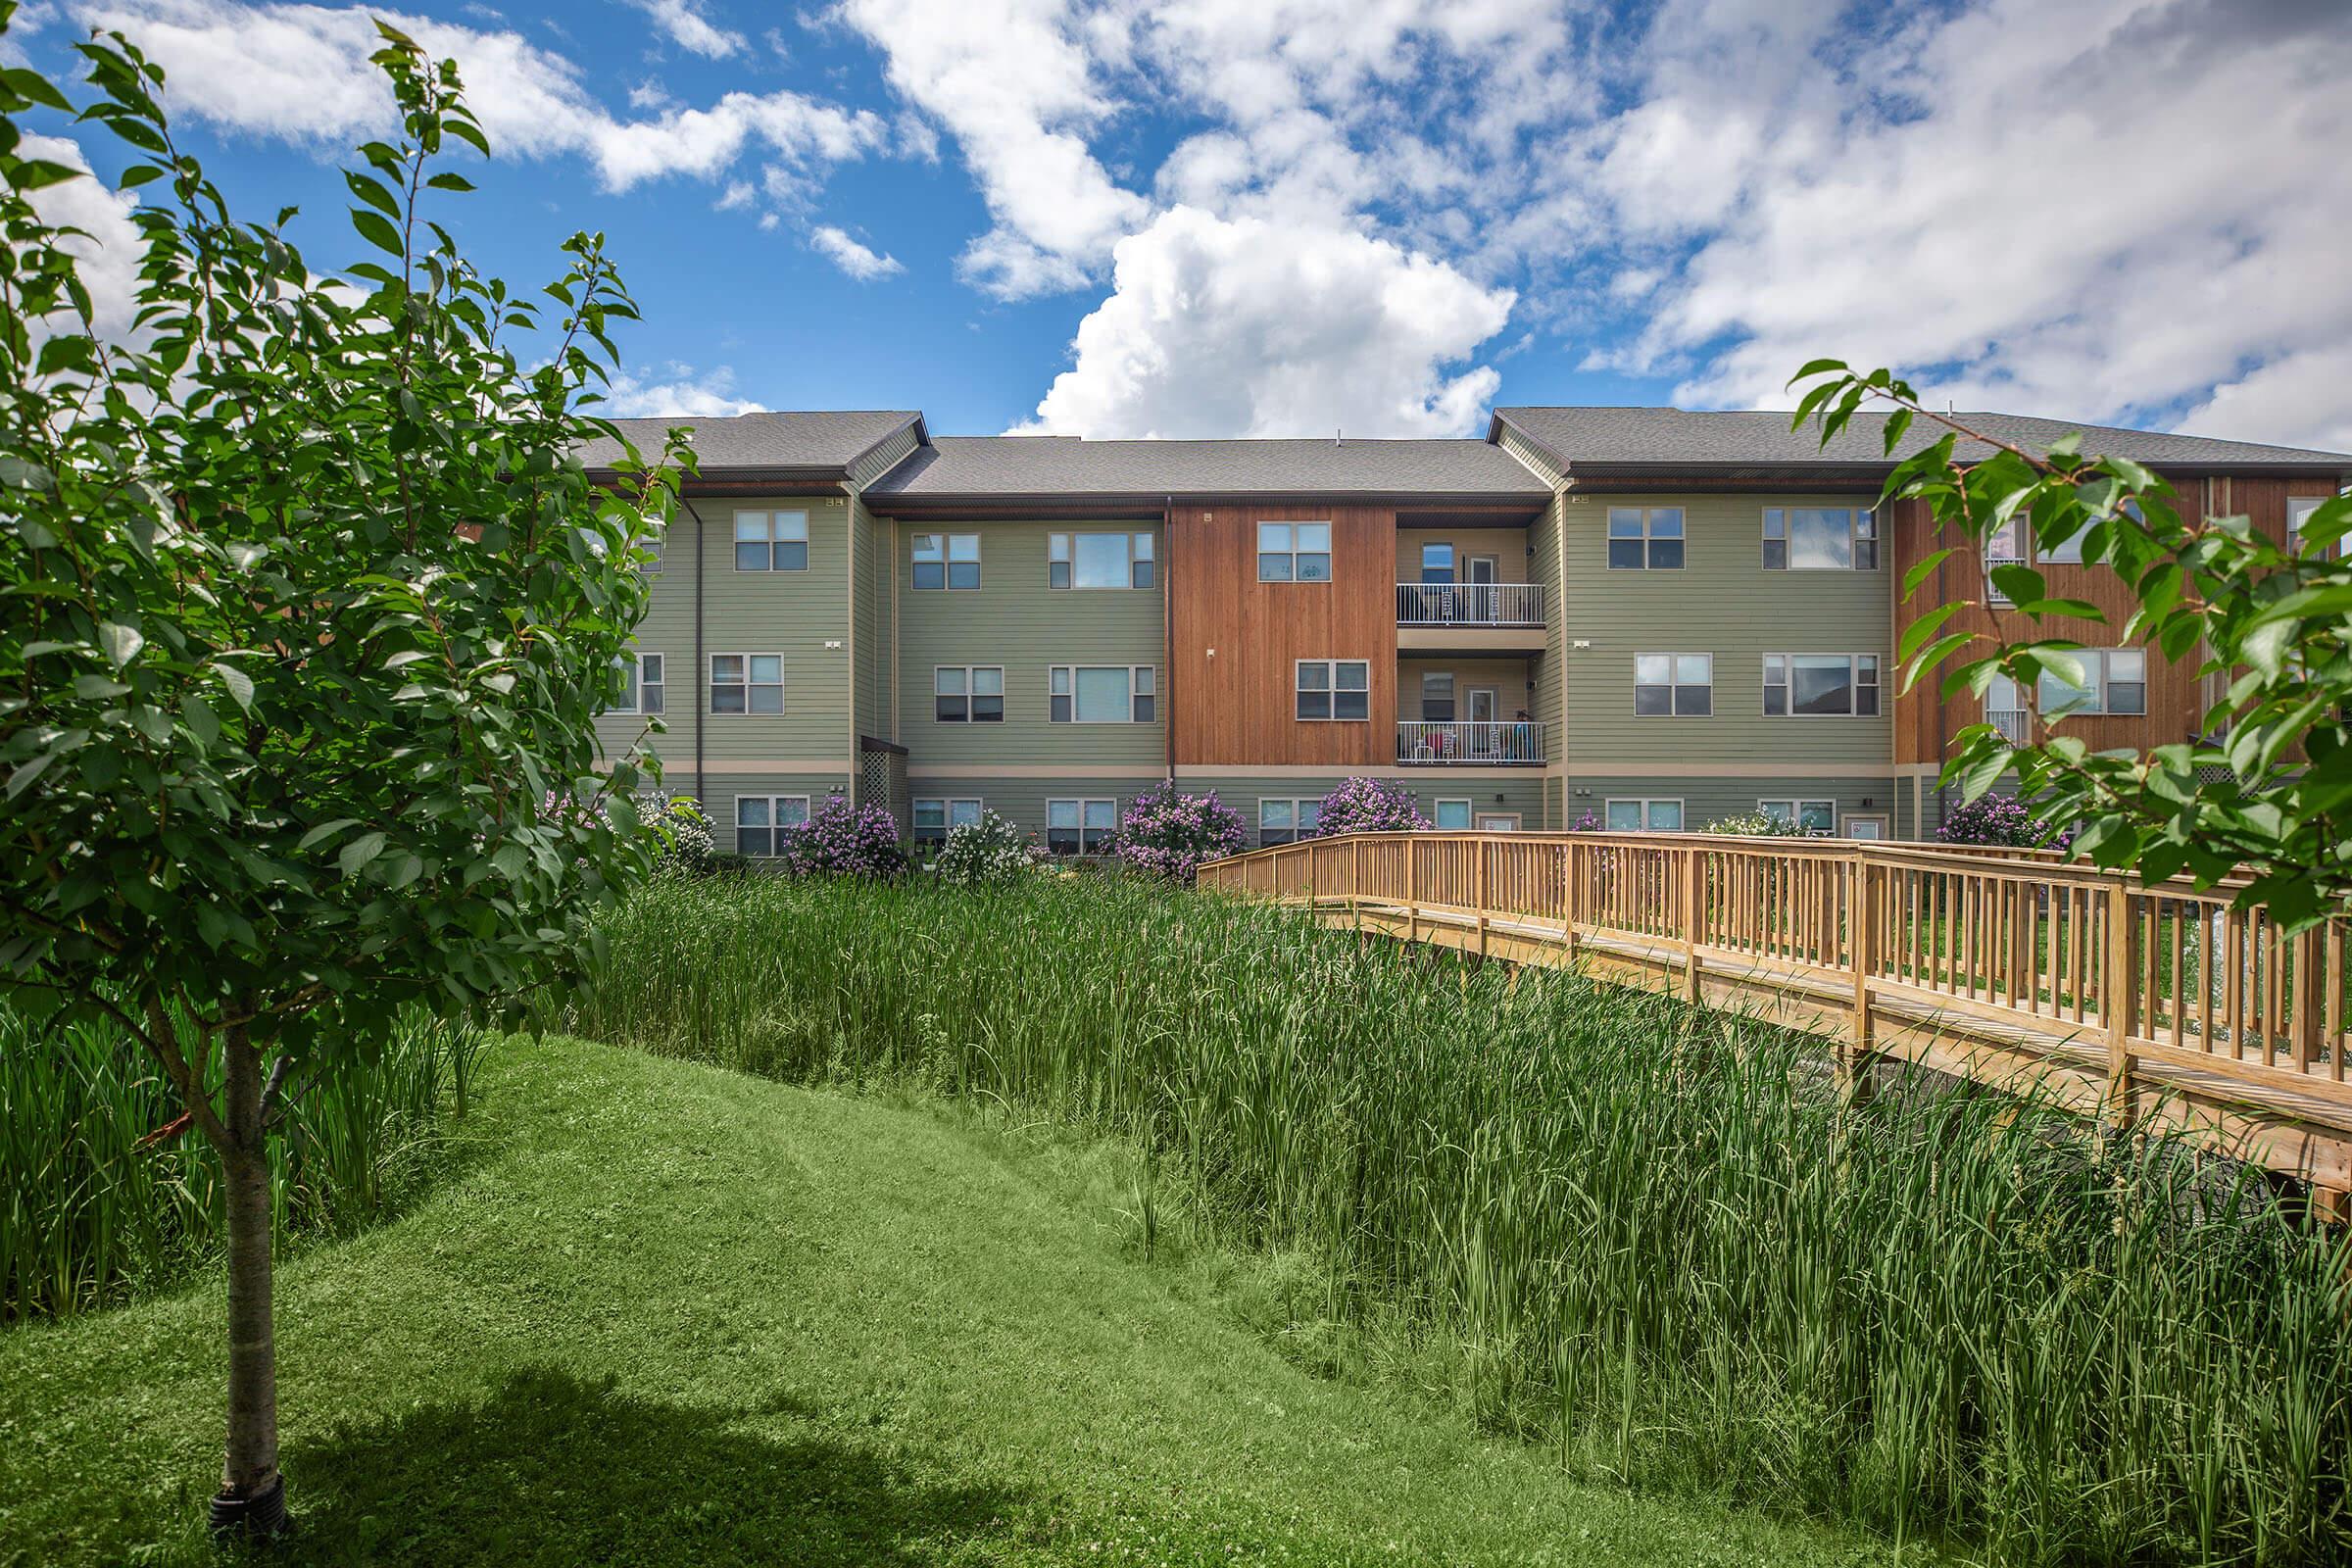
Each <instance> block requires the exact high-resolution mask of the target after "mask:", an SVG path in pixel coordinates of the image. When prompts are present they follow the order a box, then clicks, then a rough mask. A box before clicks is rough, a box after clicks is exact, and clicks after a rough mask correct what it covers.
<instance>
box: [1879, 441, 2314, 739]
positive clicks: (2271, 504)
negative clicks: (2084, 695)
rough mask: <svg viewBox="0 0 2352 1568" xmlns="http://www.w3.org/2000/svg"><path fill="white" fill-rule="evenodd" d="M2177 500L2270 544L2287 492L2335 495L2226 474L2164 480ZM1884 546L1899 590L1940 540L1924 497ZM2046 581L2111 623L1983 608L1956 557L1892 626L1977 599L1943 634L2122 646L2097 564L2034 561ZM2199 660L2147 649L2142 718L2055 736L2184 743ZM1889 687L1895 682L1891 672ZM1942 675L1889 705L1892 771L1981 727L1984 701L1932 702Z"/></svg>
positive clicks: (1900, 506) (2283, 481) (2198, 705)
mask: <svg viewBox="0 0 2352 1568" xmlns="http://www.w3.org/2000/svg"><path fill="white" fill-rule="evenodd" d="M2167 477H2168V478H2170V479H2171V480H2172V482H2173V485H2174V488H2175V489H2176V491H2177V492H2178V495H2179V504H2180V509H2181V511H2182V512H2183V513H2187V514H2192V515H2193V514H2195V513H2199V512H2201V513H2202V514H2203V515H2208V516H2229V515H2239V514H2242V515H2246V516H2248V517H2251V518H2252V519H2253V521H2254V525H2255V526H2256V527H2257V528H2260V529H2261V530H2262V531H2263V532H2264V533H2266V534H2268V535H2270V537H2271V538H2273V539H2276V540H2280V541H2283V540H2284V539H2285V537H2286V503H2287V498H2288V497H2289V496H2327V495H2333V494H2334V493H2335V483H2334V480H2333V479H2332V477H2330V476H2328V475H2324V474H2314V475H2311V476H2308V477H2292V478H2242V477H2230V476H2228V475H2222V476H2216V477H2211V478H2206V477H2200V476H2195V475H2179V474H2172V475H2167ZM1893 511H1894V517H1893V529H1892V535H1893V539H1892V548H1893V552H1894V577H1895V581H1896V583H1897V584H1898V590H1899V584H1900V582H1901V580H1902V576H1903V574H1904V573H1905V572H1907V571H1909V570H1910V569H1911V567H1912V566H1913V564H1916V563H1918V562H1920V561H1923V560H1925V559H1926V558H1927V557H1928V556H1930V555H1931V554H1933V553H1934V552H1935V551H1936V550H1937V549H1939V548H1942V546H1944V545H1945V544H1948V543H1950V542H1951V541H1950V540H1948V539H1942V538H1938V537H1937V536H1936V531H1935V519H1934V517H1933V515H1931V514H1930V512H1929V510H1928V506H1927V503H1925V502H1924V501H1899V502H1896V503H1895V504H1894V509H1893ZM2036 569H2038V570H2039V571H2040V572H2041V573H2042V575H2043V577H2044V578H2045V579H2046V580H2047V582H2048V584H2049V589H2050V592H2051V594H2052V595H2053V596H2056V597H2059V598H2066V599H2080V600H2082V601H2083V602H2085V603H2087V604H2091V605H2095V606H2097V607H2098V609H2099V610H2100V612H2101V613H2104V614H2105V615H2107V616H2108V617H2109V624H2106V625H2101V624H2099V623H2098V622H2095V621H2088V620H2081V619H2076V618H2074V617H2070V616H2053V617H2051V618H2049V619H2048V620H2046V621H2043V622H2041V623H2040V624H2039V626H2038V627H2037V626H2036V625H2035V624H2034V622H2033V621H2031V620H2029V619H2028V618H2027V617H2024V616H2021V615H2017V614H2014V613H2001V612H1994V611H1989V610H1987V609H1985V608H1984V607H1983V605H1982V603H1981V602H1982V601H1983V600H1984V598H1985V575H1984V569H1983V566H1982V564H1980V562H1979V560H1978V558H1977V556H1976V554H1975V552H1973V551H1970V552H1966V553H1963V554H1961V555H1956V556H1953V557H1952V558H1950V559H1949V560H1947V561H1946V562H1945V563H1944V564H1942V566H1941V567H1940V568H1938V570H1937V572H1936V575H1933V576H1931V577H1929V579H1928V580H1927V581H1926V582H1924V583H1922V584H1921V585H1920V589H1919V592H1918V593H1917V594H1915V595H1913V596H1912V598H1911V599H1910V600H1909V601H1908V602H1906V603H1902V604H1898V605H1897V606H1896V607H1895V624H1896V626H1897V628H1898V633H1897V635H1898V637H1899V635H1900V629H1901V628H1904V627H1908V626H1909V625H1910V624H1911V622H1912V621H1914V620H1916V619H1917V618H1918V617H1919V616H1920V615H1922V614H1924V613H1926V612H1927V611H1928V610H1930V609H1932V608H1933V607H1935V606H1936V605H1938V604H1942V603H1944V602H1946V601H1947V600H1958V599H1975V600H1978V601H1980V604H1979V605H1977V606H1974V607H1971V608H1969V609H1965V610H1962V611H1961V612H1960V613H1957V614H1955V615H1953V616H1952V617H1951V618H1950V619H1949V620H1947V621H1945V622H1944V623H1943V630H1944V631H1945V632H1964V631H1966V632H1980V633H1987V634H1990V633H1995V632H1998V631H2001V630H2003V629H2005V630H2006V633H2007V635H2009V636H2010V637H2013V638H2020V639H2023V638H2029V637H2035V636H2050V637H2071V638H2075V639H2077V640H2079V641H2081V642H2082V643H2083V644H2085V645H2086V646H2089V647H2093V648H2109V647H2116V646H2119V645H2120V644H2121V643H2122V638H2121V637H2120V636H2119V635H2118V629H2119V628H2120V627H2121V626H2122V625H2123V624H2124V622H2125V621H2126V620H2127V619H2128V618H2129V617H2130V615H2131V610H2132V607H2133V603H2134V600H2133V596H2132V594H2131V589H2130V588H2129V587H2128V586H2127V585H2126V584H2125V582H2124V581H2123V579H2122V578H2121V577H2119V576H2117V575H2116V574H2115V573H2114V572H2112V571H2110V570H2108V569H2107V568H2106V567H2104V566H2096V565H2082V566H2078V565H2067V564H2046V563H2045V564H2038V565H2037V568H2036ZM2202 660H2203V656H2202V655H2201V654H2191V655H2190V656H2189V657H2188V658H2186V659H2184V660H2182V661H2180V662H2178V663H2168V662H2166V661H2165V660H2164V659H2163V658H2162V656H2161V655H2159V654H2158V653H2157V652H2156V651H2155V650H2153V649H2150V650H2149V651H2148V702H2147V708H2148V711H2147V712H2146V713H2145V714H2144V715H2141V714H2132V715H2128V716H2126V715H2117V716H2110V715H2106V714H2081V715H2078V716H2075V717H2072V718H2068V719H2066V720H2064V721H2063V723H2062V725H2061V726H2060V729H2061V733H2064V734H2068V735H2073V736H2077V737H2079V738H2080V739H2082V741H2083V742H2084V743H2085V744H2086V745H2088V746H2089V747H2090V748H2091V749H2092V750H2093V751H2111V750H2123V749H2131V750H2146V749H2147V748H2149V747H2152V746H2164V745H2171V744H2173V743H2175V742H2178V741H2183V740H2186V739H2187V738H2188V737H2189V736H2190V735H2191V734H2192V733H2193V732H2194V731H2195V730H2196V729H2197V727H2198V726H2199V725H2200V724H2201V723H2202V722H2203V720H2204V716H2205V711H2206V708H2207V706H2208V698H2207V695H2206V693H2205V691H2204V689H2203V685H2202V683H2201V682H2200V680H2199V678H2198V675H2197V669H2198V666H2199V664H2200V663H2201V662H2202ZM1896 684H1898V685H1899V684H1900V678H1899V675H1898V677H1897V680H1896ZM1939 686H1940V678H1936V679H1930V680H1924V681H1922V682H1921V683H1920V685H1919V686H1918V687H1917V688H1916V689H1914V690H1913V691H1912V692H1910V693H1909V694H1907V695H1905V696H1902V697H1899V698H1897V699H1896V701H1895V757H1894V760H1895V763H1896V765H1898V766H1921V765H1929V764H1940V763H1941V761H1942V760H1943V749H1944V747H1945V746H1946V745H1948V743H1949V740H1950V737H1951V736H1953V735H1956V734H1957V733H1959V731H1960V730H1961V729H1962V728H1963V727H1964V726H1966V725H1969V724H1976V723H1982V722H1983V721H1984V715H1985V705H1984V702H1983V701H1982V699H1980V698H1978V697H1975V696H1973V695H1971V694H1970V693H1967V692H1962V693H1960V694H1959V695H1958V696H1955V697H1953V698H1951V699H1949V700H1941V699H1939V697H1938V687H1939Z"/></svg>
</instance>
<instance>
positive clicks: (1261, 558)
mask: <svg viewBox="0 0 2352 1568" xmlns="http://www.w3.org/2000/svg"><path fill="white" fill-rule="evenodd" d="M1257 580H1258V581H1259V582H1329V581H1331V524H1330V523H1328V522H1261V523H1259V524H1258V525H1257Z"/></svg>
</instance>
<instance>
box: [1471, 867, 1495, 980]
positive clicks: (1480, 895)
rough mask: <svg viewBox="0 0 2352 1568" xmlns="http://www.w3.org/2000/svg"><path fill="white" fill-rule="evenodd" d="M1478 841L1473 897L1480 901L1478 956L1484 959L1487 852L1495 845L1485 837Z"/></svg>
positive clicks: (1472, 883) (1485, 944)
mask: <svg viewBox="0 0 2352 1568" xmlns="http://www.w3.org/2000/svg"><path fill="white" fill-rule="evenodd" d="M1476 843H1477V846H1478V868H1477V874H1476V875H1475V876H1474V877H1473V878H1472V879H1471V886H1472V888H1473V890H1474V893H1473V897H1474V898H1475V899H1476V900H1477V903H1478V956H1479V957H1480V958H1482V959H1483V958H1485V957H1486V956H1487V852H1488V851H1489V850H1491V849H1493V848H1494V845H1492V844H1490V843H1489V842H1488V841H1487V840H1486V839H1484V838H1481V839H1478V840H1477V841H1476Z"/></svg>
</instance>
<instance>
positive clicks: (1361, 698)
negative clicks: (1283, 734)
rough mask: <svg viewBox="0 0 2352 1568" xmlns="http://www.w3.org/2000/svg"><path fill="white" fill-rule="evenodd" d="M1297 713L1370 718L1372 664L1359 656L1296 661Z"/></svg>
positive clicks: (1301, 715) (1336, 717)
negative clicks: (1357, 657) (1297, 673)
mask: <svg viewBox="0 0 2352 1568" xmlns="http://www.w3.org/2000/svg"><path fill="white" fill-rule="evenodd" d="M1298 668H1299V685H1298V699H1299V701H1298V709H1297V711H1298V716H1299V717H1300V718H1304V719H1323V718H1331V719H1343V718H1370V717H1371V716H1372V665H1371V664H1370V662H1367V661H1365V660H1361V659H1301V660H1300V661H1299V665H1298Z"/></svg>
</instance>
